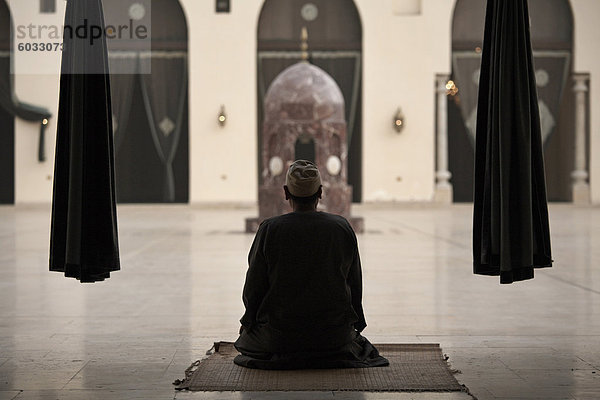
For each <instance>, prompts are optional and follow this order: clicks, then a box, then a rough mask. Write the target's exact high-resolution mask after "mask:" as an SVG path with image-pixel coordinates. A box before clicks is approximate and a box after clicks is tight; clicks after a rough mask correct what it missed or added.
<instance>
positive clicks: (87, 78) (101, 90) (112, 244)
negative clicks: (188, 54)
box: [50, 0, 120, 282]
mask: <svg viewBox="0 0 600 400" xmlns="http://www.w3.org/2000/svg"><path fill="white" fill-rule="evenodd" d="M86 24H87V25H88V26H98V27H102V29H103V28H104V17H103V13H102V3H101V1H100V0H69V1H68V3H67V10H66V16H65V27H73V30H75V28H76V27H78V26H84V25H86ZM115 200H116V196H115V182H114V155H113V137H112V112H111V101H110V79H109V72H108V57H107V49H106V41H105V38H104V37H102V38H99V39H95V40H94V41H93V43H91V41H90V37H85V38H80V37H78V36H77V35H73V36H72V37H71V36H70V35H69V34H68V32H67V30H66V28H65V38H64V49H63V55H62V71H61V79H60V99H59V111H58V131H57V139H56V162H55V166H54V194H53V202H52V228H51V239H50V270H51V271H58V272H64V273H65V276H67V277H71V278H76V279H79V280H80V281H81V282H96V281H102V280H104V279H106V278H109V276H110V272H111V271H117V270H119V268H120V263H119V248H118V238H117V213H116V202H115Z"/></svg>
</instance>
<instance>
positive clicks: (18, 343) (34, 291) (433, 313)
mask: <svg viewBox="0 0 600 400" xmlns="http://www.w3.org/2000/svg"><path fill="white" fill-rule="evenodd" d="M49 212H50V209H49V207H46V206H37V207H24V206H19V207H0V400H5V399H17V400H25V399H44V400H55V399H61V400H63V399H65V400H70V399H90V400H95V399H102V400H113V399H125V400H130V399H145V400H153V399H161V400H164V399H174V398H176V399H190V400H194V399H433V400H437V399H440V400H441V399H469V398H470V396H469V395H467V394H465V393H454V394H434V393H426V394H417V393H404V394H391V393H380V394H367V393H339V392H327V393H175V392H174V390H173V388H172V385H171V382H172V381H173V380H175V379H176V378H182V377H183V372H184V370H185V369H186V367H187V366H188V365H189V364H190V363H191V362H192V361H194V360H196V359H199V358H201V357H202V356H203V355H204V353H205V351H206V350H207V349H208V348H210V347H211V344H212V342H214V341H219V340H230V341H232V340H234V339H235V338H236V332H237V330H238V327H239V326H238V319H239V317H240V316H241V315H242V302H241V299H240V293H241V290H242V285H243V281H244V274H245V270H246V254H247V251H248V248H249V246H250V244H251V241H252V236H251V235H246V234H244V233H242V229H243V226H244V218H245V217H249V216H253V215H254V214H255V210H253V209H250V208H249V209H243V208H238V209H205V208H196V207H187V206H174V207H156V206H122V207H120V208H119V223H120V226H119V228H120V243H121V256H122V271H120V272H117V273H114V274H113V276H112V277H111V278H110V279H109V280H108V281H106V282H103V283H98V284H94V285H81V284H79V283H78V282H77V281H74V280H71V279H66V278H64V277H63V276H61V275H60V274H58V273H51V272H48V268H47V260H48V241H49V240H48V238H49V222H50V213H49ZM471 212H472V210H471V207H470V206H469V205H455V206H445V207H442V206H435V205H398V206H395V207H392V206H387V207H383V206H360V207H355V214H358V215H361V216H363V217H365V222H366V226H367V232H366V233H365V234H363V235H360V236H359V242H360V249H361V256H362V261H363V274H364V307H365V313H366V317H367V322H368V324H369V326H368V328H367V329H366V330H365V332H364V333H365V335H366V336H367V337H369V338H370V339H371V341H373V342H375V343H377V342H379V343H382V342H415V343H419V342H436V343H440V344H441V346H442V348H443V351H444V352H445V353H446V354H447V355H448V356H449V357H450V360H449V361H450V363H451V364H452V367H453V368H455V369H458V370H460V371H461V373H460V374H458V375H457V378H458V379H459V381H460V382H461V383H464V384H465V385H466V386H468V387H469V389H470V390H471V392H472V394H473V396H475V397H477V398H478V399H480V400H484V399H534V398H537V399H600V208H591V207H589V208H578V207H574V206H569V205H553V206H552V207H551V209H550V214H551V229H552V239H553V246H554V248H553V250H554V258H555V261H556V264H555V267H554V268H552V269H550V270H541V271H537V272H536V278H535V279H534V280H533V281H528V282H521V283H518V284H514V285H509V286H501V285H500V284H499V280H498V278H495V277H481V276H474V275H473V274H472V272H471V250H470V238H471Z"/></svg>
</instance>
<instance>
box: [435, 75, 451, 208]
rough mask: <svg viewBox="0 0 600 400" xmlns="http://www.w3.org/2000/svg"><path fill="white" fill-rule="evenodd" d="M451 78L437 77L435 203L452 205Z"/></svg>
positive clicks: (447, 76) (446, 76)
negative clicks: (449, 84)
mask: <svg viewBox="0 0 600 400" xmlns="http://www.w3.org/2000/svg"><path fill="white" fill-rule="evenodd" d="M448 79H450V76H449V75H447V74H438V75H437V76H436V93H437V171H436V173H435V177H436V178H437V182H436V185H435V195H434V201H435V202H436V203H452V184H451V183H450V178H452V174H451V173H450V171H448V94H447V92H448V89H447V88H446V84H447V83H448Z"/></svg>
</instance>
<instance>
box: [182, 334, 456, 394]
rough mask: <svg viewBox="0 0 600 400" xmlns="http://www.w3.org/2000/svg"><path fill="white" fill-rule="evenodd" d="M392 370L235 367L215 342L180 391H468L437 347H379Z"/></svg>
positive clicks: (227, 348)
mask: <svg viewBox="0 0 600 400" xmlns="http://www.w3.org/2000/svg"><path fill="white" fill-rule="evenodd" d="M375 347H377V349H378V350H379V353H380V354H381V355H382V356H384V357H385V358H387V359H388V360H389V361H390V365H389V367H377V368H350V369H318V370H291V371H266V370H258V369H248V368H244V367H240V366H238V365H235V364H234V363H233V359H234V358H235V356H237V355H238V354H239V353H238V351H237V350H236V349H235V347H233V344H232V343H227V342H220V343H215V351H214V353H212V354H211V355H210V356H209V357H208V358H206V359H204V360H201V361H196V362H195V363H194V364H192V366H191V367H190V368H188V370H187V371H186V378H185V380H184V381H183V382H181V383H180V384H179V385H178V386H177V387H176V389H177V390H190V391H204V392H212V391H218V392H227V391H251V392H262V391H358V392H454V391H463V390H465V388H464V386H461V385H460V384H459V383H458V381H457V380H456V378H455V377H454V374H453V373H452V371H451V370H450V368H449V366H448V363H447V362H446V359H445V358H444V356H443V354H442V350H441V349H440V346H439V344H376V345H375Z"/></svg>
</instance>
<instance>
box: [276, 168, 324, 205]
mask: <svg viewBox="0 0 600 400" xmlns="http://www.w3.org/2000/svg"><path fill="white" fill-rule="evenodd" d="M285 184H286V186H287V187H288V190H289V191H290V193H291V194H292V195H294V196H296V197H310V196H312V195H314V194H315V193H317V191H318V190H319V188H320V187H321V174H320V173H319V169H318V168H317V166H316V165H315V164H314V163H313V162H310V161H306V160H297V161H294V163H293V164H292V165H290V168H289V169H288V172H287V175H286V177H285Z"/></svg>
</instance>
